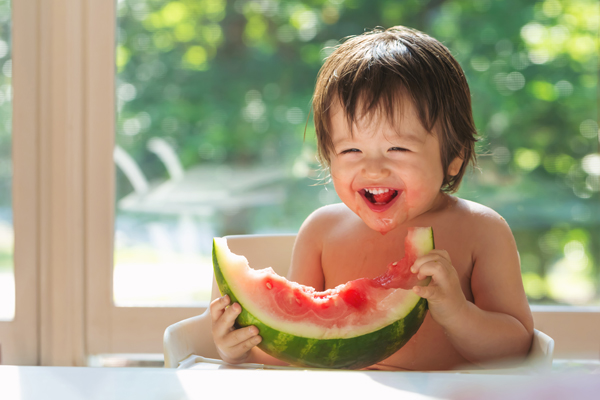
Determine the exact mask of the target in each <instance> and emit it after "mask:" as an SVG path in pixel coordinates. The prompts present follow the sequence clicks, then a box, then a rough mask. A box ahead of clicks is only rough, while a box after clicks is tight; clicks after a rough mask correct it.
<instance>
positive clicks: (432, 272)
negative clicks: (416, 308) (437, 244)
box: [411, 250, 467, 327]
mask: <svg viewBox="0 0 600 400" xmlns="http://www.w3.org/2000/svg"><path fill="white" fill-rule="evenodd" d="M411 271H412V272H413V273H415V274H417V278H418V279H419V280H421V279H425V278H426V277H428V276H430V277H431V282H430V283H429V285H428V286H415V287H413V291H414V292H415V293H416V294H418V295H419V296H421V297H423V298H425V299H427V302H428V305H429V311H430V312H431V316H432V318H433V319H434V320H435V321H436V322H437V323H438V324H440V325H442V326H443V327H447V326H448V325H449V324H451V323H454V322H455V321H457V320H458V319H460V316H461V313H462V312H463V311H465V309H466V306H467V300H466V298H465V295H464V293H463V291H462V288H461V286H460V280H459V279H458V274H457V273H456V270H455V269H454V267H453V266H452V261H451V260H450V255H449V254H448V252H447V251H445V250H432V251H430V252H429V254H427V255H426V256H423V257H419V258H418V259H417V260H416V261H415V263H414V264H413V266H412V267H411Z"/></svg>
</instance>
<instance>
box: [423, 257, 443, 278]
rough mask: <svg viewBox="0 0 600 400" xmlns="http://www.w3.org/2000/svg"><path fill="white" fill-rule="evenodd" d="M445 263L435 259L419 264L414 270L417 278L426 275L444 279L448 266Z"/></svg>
mask: <svg viewBox="0 0 600 400" xmlns="http://www.w3.org/2000/svg"><path fill="white" fill-rule="evenodd" d="M446 264H447V263H445V262H442V261H441V260H439V259H437V260H434V261H429V262H427V263H425V264H423V265H421V267H420V268H419V269H418V270H417V272H416V274H417V279H419V280H421V279H425V278H426V277H428V276H431V277H432V278H433V279H434V280H436V281H439V280H441V279H444V278H445V277H446V276H447V275H448V266H447V265H446Z"/></svg>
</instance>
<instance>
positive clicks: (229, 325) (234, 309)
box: [212, 303, 242, 343]
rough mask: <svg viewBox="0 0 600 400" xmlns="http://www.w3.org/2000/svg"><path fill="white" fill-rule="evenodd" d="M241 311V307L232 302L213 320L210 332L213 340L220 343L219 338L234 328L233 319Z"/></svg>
mask: <svg viewBox="0 0 600 400" xmlns="http://www.w3.org/2000/svg"><path fill="white" fill-rule="evenodd" d="M241 312H242V307H241V306H240V305H239V304H238V303H233V304H232V305H231V306H229V307H227V309H225V311H224V312H223V313H222V315H221V317H220V318H219V319H217V320H216V321H214V322H213V324H212V332H213V337H214V338H215V342H219V343H221V342H222V340H221V338H223V337H225V335H227V334H228V333H229V332H231V331H233V330H234V327H233V326H234V324H235V319H236V318H237V317H238V315H240V313H241Z"/></svg>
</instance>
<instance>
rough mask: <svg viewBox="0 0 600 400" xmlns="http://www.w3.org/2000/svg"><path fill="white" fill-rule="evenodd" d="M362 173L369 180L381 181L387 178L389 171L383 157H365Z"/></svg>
mask: <svg viewBox="0 0 600 400" xmlns="http://www.w3.org/2000/svg"><path fill="white" fill-rule="evenodd" d="M362 173H363V175H364V176H365V177H367V178H369V179H381V178H385V177H387V176H389V174H390V169H389V167H388V165H387V161H386V159H385V157H367V158H365V159H364V162H363V167H362Z"/></svg>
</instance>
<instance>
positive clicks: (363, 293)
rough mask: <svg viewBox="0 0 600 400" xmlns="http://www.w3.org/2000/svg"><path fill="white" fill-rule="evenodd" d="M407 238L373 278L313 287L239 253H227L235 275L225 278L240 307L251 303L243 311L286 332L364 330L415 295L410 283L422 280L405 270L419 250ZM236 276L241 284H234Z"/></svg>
mask: <svg viewBox="0 0 600 400" xmlns="http://www.w3.org/2000/svg"><path fill="white" fill-rule="evenodd" d="M416 229H425V228H416ZM427 229H428V232H430V229H429V228H427ZM410 237H411V235H410V234H409V236H408V237H407V239H406V241H405V242H406V243H405V256H404V258H403V259H402V260H400V261H399V262H394V263H391V264H389V265H388V268H387V271H386V272H385V273H384V274H382V275H381V276H379V277H377V278H374V279H367V278H362V279H357V280H354V281H350V282H348V283H346V284H343V285H339V286H337V287H335V288H333V289H328V290H325V291H322V292H318V291H316V290H315V289H314V288H312V287H309V286H304V285H300V284H298V283H295V282H290V281H288V280H287V279H285V278H284V277H281V276H279V275H277V274H276V273H275V272H274V271H273V270H272V269H271V268H265V269H262V270H254V269H252V268H250V267H249V266H248V263H247V260H246V259H245V258H244V257H242V256H237V255H234V254H232V256H234V257H238V260H237V262H232V261H233V259H230V261H229V267H228V269H229V270H230V272H229V275H230V276H232V277H233V276H235V279H230V280H229V282H228V283H229V286H231V290H232V292H233V293H235V294H236V297H237V298H238V299H239V302H240V304H244V303H246V306H245V307H246V308H248V307H250V308H251V310H249V312H251V313H252V314H254V315H256V316H257V317H258V318H259V319H261V321H263V322H264V323H266V324H269V323H272V324H274V325H276V326H279V327H280V328H285V327H286V326H287V329H289V330H290V331H292V332H293V331H297V330H298V329H300V330H301V331H304V332H305V333H306V334H307V335H308V336H309V337H319V338H329V337H344V336H346V335H349V334H354V335H355V334H358V333H360V332H361V331H363V330H364V331H365V333H366V332H369V330H370V329H371V325H372V323H373V321H379V323H382V321H387V320H389V323H391V322H393V321H395V320H396V319H397V314H398V312H400V313H402V312H404V311H403V310H404V308H407V307H412V306H414V304H413V303H415V302H416V301H417V299H418V297H416V295H415V294H414V293H413V292H412V290H411V289H412V287H413V286H415V285H416V284H421V285H425V284H427V283H428V281H419V280H418V279H417V277H416V275H415V274H413V273H412V272H411V271H410V267H411V266H412V265H413V264H414V261H415V260H416V259H417V258H418V257H420V256H422V255H424V254H420V253H419V251H417V250H418V249H417V248H415V246H413V244H412V243H411V240H410ZM428 251H429V249H427V250H426V252H428ZM426 252H425V254H426ZM421 253H423V251H421ZM232 264H235V266H234V265H232ZM225 278H227V277H225ZM236 281H239V282H242V283H243V284H239V285H237V284H236ZM413 297H414V298H415V300H412V298H413ZM409 299H411V300H409ZM405 304H408V306H405ZM310 327H312V329H311V328H310Z"/></svg>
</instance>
